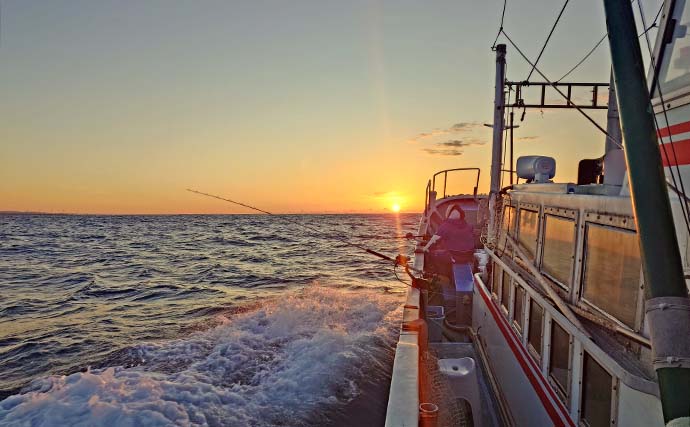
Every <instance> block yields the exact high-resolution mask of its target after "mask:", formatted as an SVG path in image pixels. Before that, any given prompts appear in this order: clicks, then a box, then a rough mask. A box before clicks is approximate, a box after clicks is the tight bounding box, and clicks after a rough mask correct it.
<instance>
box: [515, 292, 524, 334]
mask: <svg viewBox="0 0 690 427" xmlns="http://www.w3.org/2000/svg"><path fill="white" fill-rule="evenodd" d="M513 319H514V320H513V323H514V325H515V327H516V328H517V330H518V331H519V332H522V322H523V321H524V319H525V290H524V289H523V288H522V286H520V285H517V284H516V285H515V302H514V305H513Z"/></svg>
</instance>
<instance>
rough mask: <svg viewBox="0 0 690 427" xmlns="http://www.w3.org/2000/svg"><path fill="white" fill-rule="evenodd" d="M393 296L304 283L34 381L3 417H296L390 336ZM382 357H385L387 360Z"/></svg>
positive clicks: (194, 420)
mask: <svg viewBox="0 0 690 427" xmlns="http://www.w3.org/2000/svg"><path fill="white" fill-rule="evenodd" d="M399 303H400V299H399V298H398V297H396V296H392V295H382V294H380V293H378V292H374V291H358V292H348V291H342V290H335V289H332V288H326V287H320V286H311V287H308V288H305V289H304V290H302V291H301V292H299V293H296V294H292V295H290V296H288V297H286V298H284V299H282V300H280V301H278V300H276V301H273V302H270V303H268V304H266V305H264V306H262V307H260V308H258V309H256V310H254V311H251V312H247V313H244V314H240V315H235V316H233V317H232V318H231V319H224V321H223V323H222V324H221V325H219V326H217V327H215V328H213V329H211V330H208V331H205V332H199V333H196V334H194V335H192V336H189V337H186V338H184V339H180V340H176V341H173V342H168V343H164V344H147V345H142V346H139V347H137V349H136V352H137V354H138V356H139V357H141V359H142V365H140V366H137V367H135V368H129V369H126V368H122V367H109V368H107V369H102V370H91V371H88V372H85V373H75V374H72V375H69V376H53V377H49V378H45V379H42V380H39V381H35V382H34V383H33V384H32V385H31V386H30V387H29V388H28V390H27V391H26V392H25V393H22V394H18V395H14V396H11V397H8V398H7V399H5V400H4V401H2V402H0V423H1V424H3V425H32V426H34V425H38V426H63V425H71V426H80V425H81V426H91V425H99V426H100V425H103V426H109V425H112V426H115V425H117V426H164V425H181V426H186V425H209V426H221V425H223V426H225V425H228V426H250V425H251V426H264V425H266V426H268V425H301V424H304V423H305V422H306V421H307V420H308V419H309V417H310V416H313V415H314V414H315V413H318V412H319V411H322V410H323V409H324V408H325V407H326V406H328V405H342V404H344V403H346V402H347V401H349V400H350V399H352V398H353V397H354V396H356V394H357V393H358V387H357V384H358V381H361V380H362V378H364V377H365V376H367V375H376V374H377V373H380V368H377V366H379V364H380V363H382V362H384V360H383V359H387V358H388V357H389V355H390V348H391V346H392V345H393V344H394V341H395V333H396V325H397V320H398V317H399V312H398V311H397V310H398V307H399V305H400V304H399ZM389 362H390V361H389V360H386V361H385V362H384V363H389Z"/></svg>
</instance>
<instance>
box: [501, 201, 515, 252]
mask: <svg viewBox="0 0 690 427" xmlns="http://www.w3.org/2000/svg"><path fill="white" fill-rule="evenodd" d="M508 209H510V210H512V218H511V220H512V221H510V222H511V223H510V224H509V225H508V228H506V229H504V222H503V221H504V220H505V212H506V211H507V210H508ZM501 215H502V217H501V229H500V230H499V239H498V244H499V246H500V247H502V248H503V247H504V248H505V249H506V250H505V252H506V253H508V256H509V257H510V258H512V254H513V252H514V251H513V246H512V245H511V244H509V243H508V242H506V240H507V239H506V237H505V236H503V233H504V232H505V233H506V235H508V236H510V237H512V238H513V239H517V233H518V231H517V225H518V221H517V218H518V207H517V206H516V205H511V204H507V205H505V206H503V212H502V213H501Z"/></svg>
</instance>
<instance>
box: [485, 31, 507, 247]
mask: <svg viewBox="0 0 690 427" xmlns="http://www.w3.org/2000/svg"><path fill="white" fill-rule="evenodd" d="M505 72H506V45H504V44H499V45H496V87H495V91H494V124H493V130H494V137H493V146H492V151H491V187H490V191H489V212H490V215H489V229H488V235H489V240H490V241H493V239H494V236H495V234H496V215H495V212H496V202H497V198H498V192H499V191H500V189H501V158H502V151H503V127H504V123H503V113H504V111H503V110H504V108H505V92H504V91H503V85H504V82H505Z"/></svg>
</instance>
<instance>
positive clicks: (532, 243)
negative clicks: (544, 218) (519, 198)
mask: <svg viewBox="0 0 690 427" xmlns="http://www.w3.org/2000/svg"><path fill="white" fill-rule="evenodd" d="M538 230H539V213H538V212H535V211H530V210H527V209H520V237H519V241H520V246H522V247H523V249H525V253H527V256H528V257H529V258H530V259H534V255H535V254H536V253H537V233H538Z"/></svg>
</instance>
